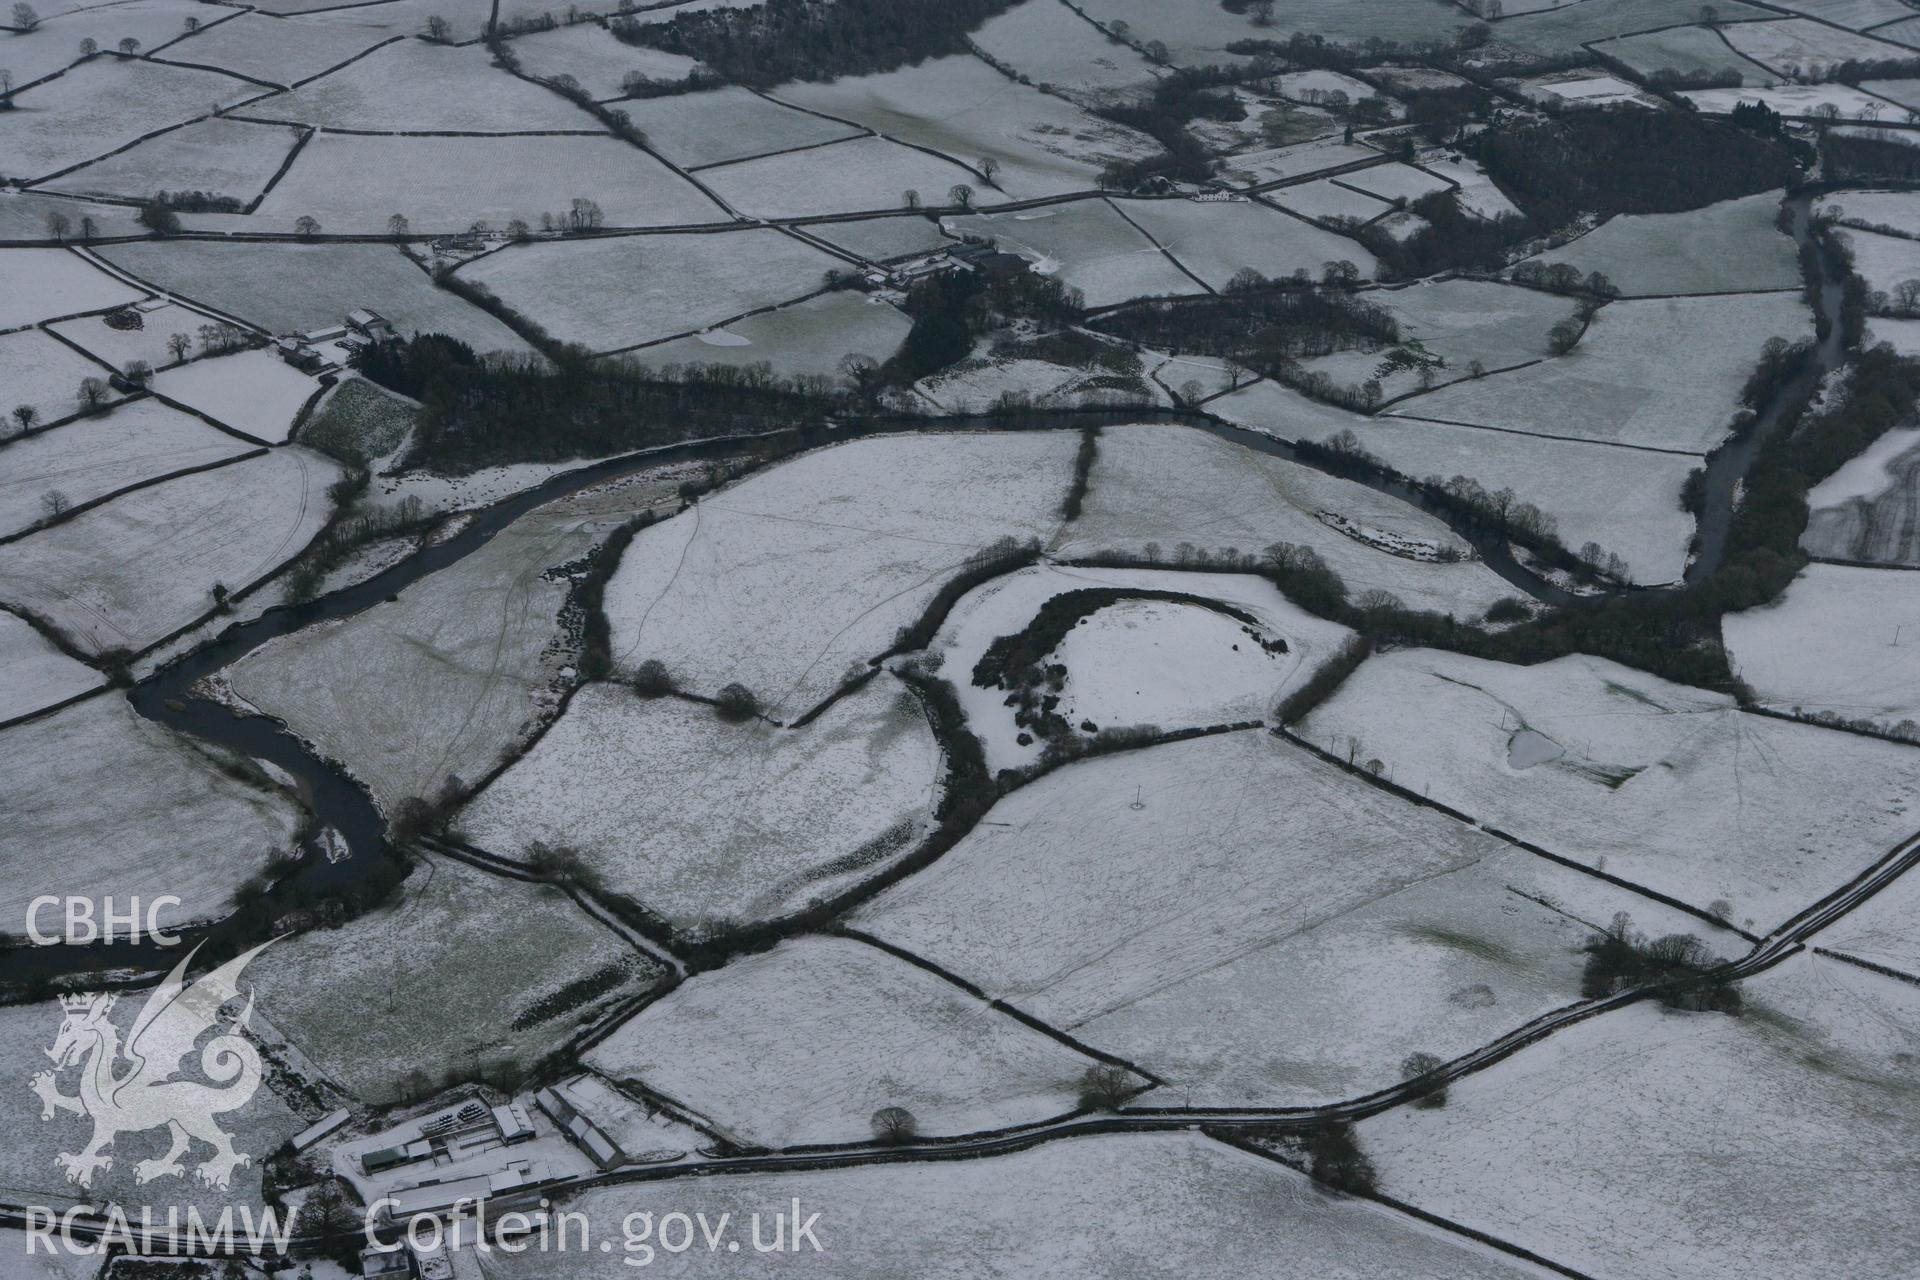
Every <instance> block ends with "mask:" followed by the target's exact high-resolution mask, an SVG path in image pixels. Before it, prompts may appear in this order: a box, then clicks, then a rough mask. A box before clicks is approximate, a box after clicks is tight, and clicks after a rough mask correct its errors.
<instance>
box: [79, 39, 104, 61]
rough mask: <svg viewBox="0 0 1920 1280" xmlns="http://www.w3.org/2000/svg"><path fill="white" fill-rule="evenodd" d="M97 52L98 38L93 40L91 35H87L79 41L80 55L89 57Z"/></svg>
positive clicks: (98, 49) (98, 50) (98, 47)
mask: <svg viewBox="0 0 1920 1280" xmlns="http://www.w3.org/2000/svg"><path fill="white" fill-rule="evenodd" d="M98 52H100V42H99V41H98V40H95V39H94V38H93V37H92V36H87V37H86V38H84V39H83V40H81V41H80V56H81V57H83V58H91V57H92V56H93V55H94V54H96V53H98Z"/></svg>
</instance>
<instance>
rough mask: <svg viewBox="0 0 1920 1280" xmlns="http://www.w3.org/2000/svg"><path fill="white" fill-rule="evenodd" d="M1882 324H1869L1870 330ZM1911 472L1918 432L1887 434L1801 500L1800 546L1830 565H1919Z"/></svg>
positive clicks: (1918, 454)
mask: <svg viewBox="0 0 1920 1280" xmlns="http://www.w3.org/2000/svg"><path fill="white" fill-rule="evenodd" d="M1887 323H1888V322H1887V321H1885V320H1876V321H1874V322H1873V324H1874V327H1876V328H1878V327H1880V326H1884V325H1886V324H1887ZM1914 323H1916V324H1920V322H1914ZM1916 470H1920V428H1916V427H1895V428H1894V429H1893V430H1891V431H1888V432H1887V433H1886V434H1885V435H1883V436H1881V437H1880V438H1879V439H1878V440H1876V441H1874V442H1873V443H1872V444H1871V445H1868V446H1867V447H1866V449H1864V450H1862V451H1861V453H1860V454H1859V455H1858V456H1857V457H1854V458H1852V459H1849V460H1848V461H1847V463H1846V464H1845V465H1843V466H1842V467H1841V468H1840V469H1839V470H1838V471H1836V472H1834V473H1833V474H1832V475H1830V476H1828V477H1827V478H1826V479H1825V480H1822V481H1821V482H1820V483H1819V484H1817V485H1815V486H1814V487H1813V489H1812V490H1811V491H1810V492H1809V493H1808V494H1807V507H1808V509H1809V511H1810V515H1809V518H1808V520H1807V530H1806V532H1805V533H1803V534H1801V535H1800V545H1801V546H1802V547H1804V548H1805V549H1806V550H1807V552H1808V553H1809V554H1811V555H1816V556H1829V557H1832V558H1833V559H1836V560H1867V561H1873V562H1876V563H1881V564H1915V563H1920V542H1917V541H1916V535H1917V534H1920V530H1915V529H1914V527H1913V522H1912V521H1911V520H1910V519H1908V517H1907V508H1908V505H1909V497H1910V495H1911V493H1912V492H1913V488H1914V485H1915V483H1916V475H1915V473H1916Z"/></svg>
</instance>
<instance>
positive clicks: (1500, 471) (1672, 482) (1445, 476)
mask: <svg viewBox="0 0 1920 1280" xmlns="http://www.w3.org/2000/svg"><path fill="white" fill-rule="evenodd" d="M1263 385H1264V384H1263ZM1227 403H1228V402H1227V401H1220V402H1217V406H1219V407H1224V406H1225V405H1226V404H1227ZM1416 403H1417V402H1416ZM1354 430H1355V432H1356V433H1357V434H1358V435H1359V437H1360V445H1361V447H1362V448H1364V449H1366V450H1367V452H1369V453H1371V454H1373V455H1374V456H1375V457H1377V458H1379V459H1381V460H1382V461H1383V462H1385V463H1386V464H1387V465H1388V466H1391V467H1393V468H1394V469H1396V470H1398V471H1402V472H1404V473H1406V474H1407V475H1410V476H1413V477H1415V478H1417V479H1426V478H1429V477H1438V478H1439V479H1440V480H1442V481H1445V480H1449V479H1451V478H1453V477H1454V476H1462V475H1464V476H1468V477H1471V478H1472V479H1475V480H1478V481H1479V482H1480V483H1481V484H1482V485H1484V486H1485V487H1486V488H1487V489H1488V490H1489V491H1491V490H1497V489H1512V490H1513V492H1514V494H1515V496H1516V497H1517V498H1518V499H1519V500H1520V501H1522V502H1531V503H1533V504H1534V506H1536V507H1538V508H1539V509H1540V510H1542V511H1544V512H1546V513H1547V514H1548V515H1550V516H1552V517H1553V518H1554V520H1555V522H1556V523H1557V526H1558V531H1559V536H1560V540H1561V541H1562V542H1564V543H1566V544H1567V545H1569V546H1572V547H1579V546H1581V545H1582V544H1584V543H1587V542H1597V543H1599V544H1600V546H1601V547H1602V548H1603V549H1605V550H1607V551H1611V552H1613V553H1615V554H1616V555H1619V556H1621V557H1623V558H1624V559H1625V560H1626V561H1627V563H1628V565H1629V566H1630V567H1631V570H1632V578H1633V580H1634V581H1635V582H1642V583H1665V582H1674V581H1678V580H1679V578H1680V575H1681V573H1682V572H1683V571H1684V570H1685V569H1686V564H1687V544H1688V542H1689V541H1690V540H1691V539H1692V537H1693V527H1694V525H1693V517H1691V516H1690V515H1688V514H1687V512H1686V509H1685V508H1683V507H1682V506H1681V505H1680V490H1681V486H1682V485H1684V484H1685V483H1686V478H1687V473H1688V472H1690V471H1692V470H1693V469H1694V468H1696V467H1698V466H1700V465H1701V460H1700V459H1699V458H1697V457H1695V456H1693V455H1691V454H1681V453H1655V452H1653V451H1651V450H1647V449H1618V448H1614V447H1613V446H1611V445H1605V444H1593V443H1589V442H1587V441H1585V440H1554V439H1548V438H1546V437H1543V436H1525V435H1516V434H1513V433H1511V432H1504V431H1485V430H1482V429H1480V428H1478V427H1460V426H1452V425H1450V424H1448V423H1444V422H1423V421H1415V420H1413V419H1401V418H1393V417H1378V418H1373V419H1369V420H1363V421H1362V422H1361V423H1360V424H1359V425H1357V426H1355V427H1354ZM1327 434H1330V433H1327ZM1308 438H1316V439H1324V438H1325V435H1324V434H1322V435H1318V436H1309V437H1308Z"/></svg>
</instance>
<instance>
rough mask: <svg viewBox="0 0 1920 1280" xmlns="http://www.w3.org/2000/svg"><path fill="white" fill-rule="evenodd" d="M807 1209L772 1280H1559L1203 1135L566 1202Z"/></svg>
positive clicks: (768, 1218)
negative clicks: (906, 1279)
mask: <svg viewBox="0 0 1920 1280" xmlns="http://www.w3.org/2000/svg"><path fill="white" fill-rule="evenodd" d="M1196 12H1204V11H1203V10H1197V11H1196ZM796 1196H798V1197H800V1199H801V1202H802V1204H803V1206H804V1209H803V1211H802V1212H801V1214H800V1217H801V1218H802V1219H805V1218H806V1217H807V1216H808V1215H810V1214H812V1213H813V1212H815V1211H816V1210H818V1211H819V1212H820V1220H819V1222H818V1223H816V1224H815V1233H814V1234H815V1235H816V1236H817V1238H818V1239H819V1241H820V1244H821V1252H819V1253H815V1252H814V1251H813V1249H812V1247H811V1246H810V1245H802V1246H801V1247H800V1249H799V1250H798V1251H797V1252H789V1253H786V1254H784V1255H782V1256H781V1257H780V1258H779V1260H778V1261H777V1262H775V1263H773V1264H771V1265H770V1266H769V1267H768V1268H767V1270H768V1272H769V1273H772V1272H774V1271H776V1270H777V1272H778V1273H779V1274H782V1275H794V1276H817V1277H832V1278H833V1280H896V1278H897V1277H899V1276H903V1275H911V1276H914V1277H916V1280H978V1278H979V1277H981V1276H983V1275H992V1276H1009V1277H1011V1276H1038V1275H1048V1276H1089V1277H1091V1276H1126V1277H1129V1278H1130V1280H1195V1278H1196V1277H1207V1278H1208V1280H1213V1278H1214V1277H1228V1276H1254V1275H1257V1276H1261V1277H1264V1278H1265V1280H1378V1278H1379V1277H1386V1276H1393V1277H1409V1278H1411V1277H1415V1276H1417V1277H1419V1278H1420V1280H1545V1277H1547V1276H1548V1274H1549V1273H1547V1272H1546V1271H1544V1270H1542V1269H1539V1268H1535V1267H1531V1266H1528V1265H1526V1264H1524V1263H1521V1262H1516V1261H1514V1260H1513V1259H1511V1258H1509V1257H1507V1256H1506V1255H1504V1254H1500V1253H1497V1252H1495V1251H1494V1250H1492V1249H1489V1248H1486V1247H1484V1246H1481V1245H1477V1244H1474V1243H1472V1242H1470V1241H1467V1240H1465V1239H1463V1238H1462V1237H1460V1236H1458V1235H1454V1234H1451V1233H1449V1232H1445V1231H1442V1230H1440V1229H1438V1228H1434V1227H1430V1226H1427V1225H1426V1224H1424V1223H1421V1222H1419V1221H1417V1220H1415V1219H1414V1218H1411V1217H1408V1216H1406V1215H1403V1214H1398V1213H1395V1212H1393V1211H1392V1210H1390V1209H1387V1208H1385V1207H1383V1206H1381V1205H1376V1204H1371V1203H1369V1202H1367V1201H1365V1200H1359V1199H1352V1198H1348V1197H1345V1196H1330V1195H1328V1194H1326V1193H1325V1192H1323V1191H1321V1190H1320V1189H1319V1188H1318V1187H1316V1186H1314V1184H1312V1183H1311V1182H1309V1181H1307V1179H1306V1177H1305V1176H1304V1175H1302V1174H1299V1173H1295V1172H1294V1171H1293V1170H1292V1169H1289V1168H1286V1167H1285V1166H1283V1165H1280V1164H1276V1163H1274V1162H1272V1161H1268V1160H1263V1159H1261V1158H1260V1157H1258V1156H1254V1155H1250V1154H1247V1153H1245V1152H1242V1151H1236V1150H1234V1149H1233V1148H1231V1147H1227V1146H1223V1145H1221V1144H1219V1143H1216V1142H1212V1141H1210V1140H1208V1139H1207V1138H1205V1137H1202V1136H1201V1135H1199V1134H1197V1133H1169V1134H1152V1135H1146V1134H1143V1135H1138V1136H1119V1135H1112V1136H1101V1137H1086V1138H1074V1139H1071V1140H1068V1141H1062V1142H1050V1143H1047V1144H1045V1145H1043V1146H1039V1147H1035V1148H1033V1149H1031V1150H1027V1151H1022V1152H1019V1153H1017V1154H1014V1155H1007V1156H998V1157H995V1158H993V1159H989V1160H956V1161H951V1162H949V1161H927V1162H908V1163H904V1164H886V1165H866V1166H861V1167H854V1168H847V1169H830V1170H823V1171H820V1172H815V1173H803V1174H793V1173H788V1174H775V1173H755V1174H743V1175H739V1176H734V1177H725V1178H687V1179H684V1180H679V1181H671V1182H640V1183H629V1184H626V1185H624V1186H611V1187H605V1188H600V1189H596V1190H592V1191H587V1192H585V1193H582V1194H581V1195H579V1196H576V1197H574V1198H572V1199H569V1200H566V1201H564V1202H562V1204H561V1205H560V1206H558V1207H560V1208H564V1209H566V1210H568V1211H570V1212H577V1213H584V1214H585V1215H586V1216H587V1217H588V1219H589V1220H590V1221H592V1222H593V1223H594V1224H595V1225H596V1227H598V1228H599V1230H600V1232H602V1233H607V1234H612V1233H613V1232H614V1231H616V1230H617V1228H618V1225H619V1224H620V1223H621V1222H622V1221H632V1222H637V1221H638V1219H632V1218H629V1217H628V1215H630V1214H634V1213H648V1214H652V1215H654V1216H655V1218H656V1219H658V1220H662V1221H664V1216H665V1215H667V1214H669V1213H672V1212H683V1213H687V1214H695V1213H702V1214H705V1215H706V1220H707V1221H708V1222H709V1223H717V1222H718V1221H719V1220H720V1218H721V1217H722V1215H725V1214H731V1215H732V1216H731V1218H730V1222H731V1223H732V1228H731V1230H732V1233H734V1234H735V1236H736V1237H737V1238H749V1237H750V1228H749V1227H748V1225H747V1224H748V1223H749V1222H750V1221H751V1220H752V1215H753V1214H755V1213H756V1212H757V1213H759V1214H760V1215H761V1219H760V1226H761V1228H762V1230H763V1232H764V1235H763V1237H762V1238H763V1240H767V1239H771V1238H772V1235H773V1223H772V1218H773V1215H774V1213H775V1212H776V1211H778V1210H782V1209H786V1208H787V1206H788V1204H789V1202H790V1201H791V1200H793V1198H794V1197H796ZM961 1206H964V1211H959V1210H960V1207H961ZM674 1225H675V1227H676V1243H677V1227H678V1224H677V1223H676V1224H674ZM791 1226H792V1224H791V1221H789V1224H788V1228H789V1231H790V1230H791ZM1276 1242H1278V1243H1276ZM614 1247H615V1249H616V1250H619V1249H620V1248H621V1246H620V1245H619V1244H618V1243H616V1244H615V1246H614ZM649 1247H651V1248H654V1249H655V1252H654V1253H653V1254H652V1255H642V1254H640V1253H639V1252H638V1251H637V1250H636V1251H635V1252H634V1253H632V1254H630V1255H628V1256H629V1257H631V1258H633V1259H635V1260H636V1261H637V1260H638V1259H639V1258H641V1257H643V1256H651V1257H652V1258H654V1259H655V1260H656V1261H657V1260H659V1259H660V1258H661V1257H662V1256H663V1255H662V1252H661V1251H659V1250H658V1247H657V1245H650V1246H649ZM747 1247H748V1246H746V1245H744V1244H743V1245H742V1246H741V1249H742V1252H743V1253H744V1251H745V1250H746V1248H747ZM470 1257H471V1255H464V1256H461V1257H460V1258H459V1260H460V1261H462V1262H465V1261H468V1260H469V1258H470ZM620 1257H621V1254H620V1253H619V1252H615V1253H614V1254H613V1256H612V1257H611V1258H609V1257H608V1256H607V1255H605V1254H594V1253H589V1252H586V1251H584V1250H578V1249H575V1250H573V1251H571V1252H563V1251H559V1250H555V1251H553V1252H548V1253H542V1252H540V1250H539V1248H538V1247H537V1246H535V1247H533V1248H529V1249H528V1250H527V1251H526V1252H525V1253H521V1254H517V1255H515V1254H507V1253H503V1252H501V1251H499V1250H497V1249H496V1250H495V1251H494V1252H493V1253H491V1254H489V1255H486V1256H485V1258H484V1260H483V1261H482V1262H481V1263H480V1264H479V1265H480V1266H481V1267H482V1268H483V1270H482V1271H481V1273H480V1274H481V1275H483V1276H484V1277H485V1280H610V1278H611V1277H613V1276H616V1275H621V1274H632V1273H633V1270H634V1268H628V1267H623V1266H621V1265H620V1262H619V1261H617V1259H619V1258H620ZM740 1257H741V1255H739V1254H731V1253H728V1252H726V1251H725V1247H724V1245H722V1247H721V1249H720V1250H719V1251H716V1252H708V1251H707V1249H706V1248H705V1246H704V1244H700V1243H696V1245H695V1247H694V1248H693V1249H691V1250H689V1251H687V1252H685V1253H681V1254H679V1255H678V1256H677V1257H675V1258H673V1259H672V1261H673V1262H674V1264H675V1270H676V1271H677V1272H678V1273H679V1274H681V1275H686V1276H699V1277H716V1278H717V1277H723V1276H737V1275H739V1274H741V1273H742V1272H743V1267H742V1265H741V1261H740Z"/></svg>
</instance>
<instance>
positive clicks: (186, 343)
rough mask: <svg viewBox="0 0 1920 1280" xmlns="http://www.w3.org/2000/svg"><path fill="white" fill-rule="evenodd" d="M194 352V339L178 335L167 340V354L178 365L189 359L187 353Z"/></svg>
mask: <svg viewBox="0 0 1920 1280" xmlns="http://www.w3.org/2000/svg"><path fill="white" fill-rule="evenodd" d="M191 350H193V339H192V338H189V337H188V336H187V335H186V334H184V333H176V334H173V335H171V336H169V337H168V338H167V354H169V355H171V356H172V357H173V359H174V362H175V363H176V364H177V363H179V362H180V361H182V360H185V359H186V358H187V352H189V351H191Z"/></svg>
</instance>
